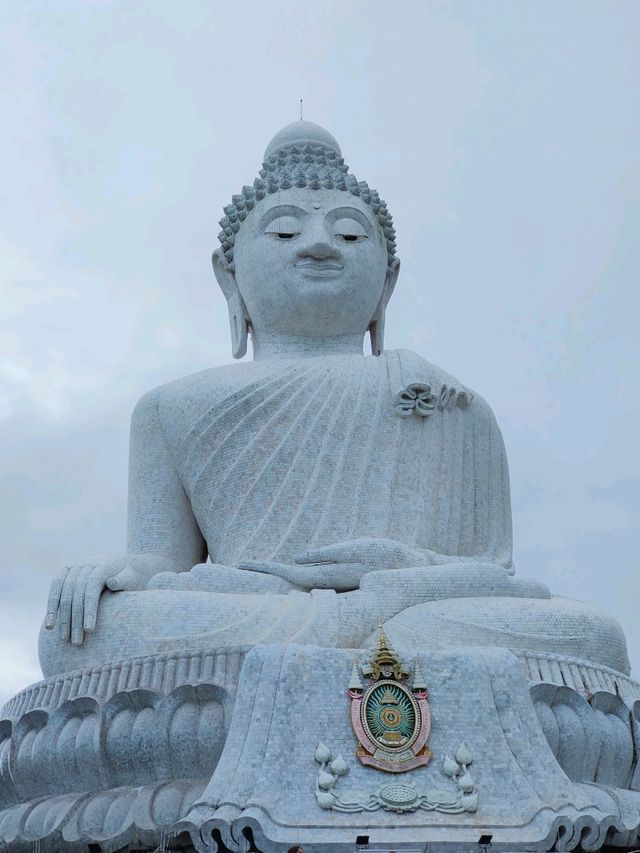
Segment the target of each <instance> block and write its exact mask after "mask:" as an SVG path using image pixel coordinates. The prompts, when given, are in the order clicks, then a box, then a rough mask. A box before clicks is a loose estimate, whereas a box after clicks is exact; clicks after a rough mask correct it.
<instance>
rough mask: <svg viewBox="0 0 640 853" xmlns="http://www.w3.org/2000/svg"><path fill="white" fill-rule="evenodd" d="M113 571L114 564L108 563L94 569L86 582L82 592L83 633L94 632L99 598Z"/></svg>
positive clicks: (114, 568) (114, 569)
mask: <svg viewBox="0 0 640 853" xmlns="http://www.w3.org/2000/svg"><path fill="white" fill-rule="evenodd" d="M115 571H116V566H115V563H109V564H108V565H106V566H100V568H99V569H94V571H93V572H92V573H91V577H90V578H89V580H88V581H87V585H86V586H85V590H84V624H83V628H84V630H85V631H89V632H91V631H93V630H95V627H96V619H97V616H98V603H99V601H100V596H101V595H102V591H103V590H104V588H105V583H106V580H107V578H109V577H111V576H112V575H113V574H114V573H115Z"/></svg>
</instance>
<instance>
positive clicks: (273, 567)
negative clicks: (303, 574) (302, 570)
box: [237, 560, 299, 584]
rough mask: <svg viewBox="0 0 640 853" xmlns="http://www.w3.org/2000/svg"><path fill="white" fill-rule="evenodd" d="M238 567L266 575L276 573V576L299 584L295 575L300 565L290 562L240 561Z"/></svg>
mask: <svg viewBox="0 0 640 853" xmlns="http://www.w3.org/2000/svg"><path fill="white" fill-rule="evenodd" d="M237 568H238V569H242V570H243V571H245V572H261V573H262V574H265V575H275V576H276V577H279V578H283V579H284V580H286V581H291V583H294V584H297V581H296V580H295V578H294V575H295V570H296V569H297V568H299V567H298V566H292V565H290V564H289V563H276V562H270V561H268V560H266V561H265V560H256V561H254V562H249V563H240V564H239V565H238V566H237Z"/></svg>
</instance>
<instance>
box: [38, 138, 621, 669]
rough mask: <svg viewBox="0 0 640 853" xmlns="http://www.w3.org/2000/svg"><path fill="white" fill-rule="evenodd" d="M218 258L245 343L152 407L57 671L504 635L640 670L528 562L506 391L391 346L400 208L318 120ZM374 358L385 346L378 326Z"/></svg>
mask: <svg viewBox="0 0 640 853" xmlns="http://www.w3.org/2000/svg"><path fill="white" fill-rule="evenodd" d="M221 226H222V231H221V232H220V235H219V239H220V244H221V245H220V247H219V248H218V249H216V251H215V252H214V253H213V269H214V273H215V277H216V279H217V281H218V284H219V286H220V288H221V290H222V293H223V294H224V297H225V299H226V302H227V306H228V311H229V322H230V330H231V341H232V352H233V355H234V357H235V358H241V357H242V356H244V355H245V353H246V351H247V346H248V341H249V336H251V344H252V349H253V360H252V361H242V362H239V363H235V364H230V365H226V366H223V367H217V368H213V369H210V370H205V371H202V372H200V373H197V374H194V375H193V376H189V377H186V378H184V379H180V380H178V381H175V382H171V383H169V384H166V385H163V386H161V387H159V388H155V389H153V390H152V391H150V392H149V393H147V394H146V395H145V396H144V397H143V398H142V399H141V400H140V401H139V402H138V404H137V405H136V407H135V410H134V412H133V416H132V422H131V441H130V462H129V514H128V538H127V548H126V551H125V553H123V554H121V555H119V556H114V557H111V558H108V559H100V560H87V561H86V562H83V563H76V564H69V565H67V566H66V567H64V569H63V570H62V571H61V572H60V573H59V574H58V575H57V576H56V578H55V579H54V581H53V583H52V586H51V591H50V595H49V602H48V608H47V614H46V619H45V625H44V627H43V630H42V632H41V640H40V657H41V663H42V668H43V671H44V673H45V675H46V676H49V675H53V674H56V673H59V672H65V671H69V670H72V669H78V668H80V667H89V666H93V665H95V664H100V663H103V662H106V661H112V660H116V659H121V658H130V657H134V656H138V655H145V654H150V653H154V652H159V651H167V650H182V649H203V648H208V649H210V648H218V647H223V646H230V645H234V646H235V645H251V644H255V643H272V642H279V643H281V642H297V643H314V644H316V645H319V646H327V647H340V648H347V647H348V648H351V647H354V648H357V647H361V646H363V645H366V644H368V643H369V642H370V639H371V635H372V632H373V631H374V629H375V627H376V625H377V624H378V621H379V620H382V621H383V622H384V623H385V630H386V631H387V632H388V634H389V636H390V638H391V639H392V640H395V641H396V642H397V643H398V644H399V645H401V646H402V647H403V648H411V647H412V648H415V649H418V650H419V649H424V648H431V649H433V648H443V647H448V646H452V645H461V644H462V645H473V646H505V647H507V648H511V649H515V650H521V649H525V650H531V651H541V652H551V653H559V654H566V655H573V656H575V657H578V658H584V659H588V660H592V661H594V662H596V663H600V664H603V665H606V666H610V667H612V668H614V669H616V670H618V671H622V672H628V661H627V656H626V649H625V641H624V636H623V635H622V631H621V629H620V628H619V626H618V625H617V624H616V623H615V622H614V621H613V620H611V619H610V618H609V617H607V616H605V615H603V614H601V613H599V612H598V611H596V610H594V609H592V608H590V607H587V606H586V605H583V604H580V603H578V602H574V601H571V600H568V599H557V598H553V597H552V596H551V594H550V592H549V590H548V589H547V588H546V587H545V586H544V585H543V584H541V583H538V582H536V581H535V580H526V579H519V578H516V577H515V576H514V567H513V562H512V537H511V505H510V495H509V475H508V466H507V459H506V454H505V449H504V444H503V440H502V436H501V434H500V430H499V428H498V425H497V423H496V420H495V417H494V415H493V412H492V411H491V408H490V407H489V405H488V404H487V403H486V402H485V401H484V400H483V399H482V397H481V396H480V395H479V394H478V393H477V392H475V391H472V390H471V389H469V388H467V387H465V386H464V385H463V384H462V383H461V382H460V381H459V380H458V379H456V378H455V377H453V376H451V375H450V374H448V373H447V372H445V371H444V370H443V369H442V368H440V367H437V366H436V365H434V364H432V363H430V362H429V361H426V360H425V359H424V358H422V357H421V356H419V355H416V354H415V353H412V352H409V351H406V350H385V349H384V327H385V313H386V308H387V304H388V302H389V299H390V298H391V296H392V294H393V291H394V287H395V284H396V279H397V277H398V273H399V269H400V263H399V260H398V257H397V254H396V243H395V232H394V229H393V223H392V219H391V216H390V213H389V211H388V209H387V206H386V204H385V203H384V201H382V199H381V198H380V196H379V195H378V193H377V192H376V191H375V190H372V189H370V188H369V187H368V186H367V184H366V183H364V182H361V181H357V180H356V178H355V177H353V176H352V175H351V174H350V173H349V171H348V169H347V167H346V165H345V164H344V161H343V159H342V155H341V152H340V148H339V146H338V144H337V142H336V141H335V140H334V139H333V137H331V136H330V134H328V133H327V132H326V131H324V130H322V129H321V128H317V126H315V125H312V124H310V123H309V122H296V123H295V125H292V126H290V127H289V128H285V129H284V130H283V131H281V132H280V133H279V134H277V136H276V137H275V138H274V140H273V141H272V143H270V145H269V147H268V148H267V151H266V153H265V158H264V164H263V168H262V170H261V172H260V176H259V177H258V178H257V179H256V180H255V181H254V183H253V185H252V186H250V187H249V186H247V187H244V189H243V190H242V192H241V193H240V194H238V195H237V196H234V197H233V201H232V203H231V204H230V205H229V206H227V207H226V208H225V215H224V217H223V219H222V220H221ZM367 335H368V336H369V338H370V341H371V355H364V353H363V346H364V340H365V337H366V336H367Z"/></svg>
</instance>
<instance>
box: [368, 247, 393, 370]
mask: <svg viewBox="0 0 640 853" xmlns="http://www.w3.org/2000/svg"><path fill="white" fill-rule="evenodd" d="M399 272H400V259H399V258H394V259H393V260H392V261H391V263H390V264H389V266H388V267H387V275H386V278H385V280H384V288H383V289H382V296H381V297H380V302H378V307H377V308H376V313H375V314H374V315H373V319H372V320H371V322H370V323H369V337H370V339H371V352H372V353H373V355H380V354H381V353H382V352H383V350H384V319H385V313H386V310H387V304H388V302H389V300H390V299H391V294H392V293H393V290H394V288H395V286H396V281H397V280H398V274H399Z"/></svg>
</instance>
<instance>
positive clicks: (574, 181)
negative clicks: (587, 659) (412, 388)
mask: <svg viewBox="0 0 640 853" xmlns="http://www.w3.org/2000/svg"><path fill="white" fill-rule="evenodd" d="M0 16H1V20H0V32H1V36H0V40H1V41H0V81H1V84H0V85H1V92H0V115H2V117H3V126H4V131H3V133H2V135H1V137H0V162H1V163H2V167H3V176H2V180H1V181H0V196H1V198H0V219H1V232H0V241H1V246H0V277H1V281H2V297H1V309H2V315H1V319H0V323H1V342H0V346H1V352H0V417H1V419H2V436H1V443H0V454H1V459H0V464H1V468H2V495H1V501H2V512H1V513H0V523H1V525H2V530H1V532H0V542H1V543H2V557H1V563H0V565H1V570H0V571H1V573H2V574H1V582H2V589H1V591H2V595H1V600H0V649H1V650H2V655H1V657H2V663H1V664H0V701H1V700H2V699H5V698H7V697H8V696H9V695H11V694H13V693H14V692H16V691H18V690H19V689H21V688H22V687H24V686H25V685H26V684H27V683H29V682H31V681H34V680H36V679H37V678H38V677H39V668H38V663H37V653H36V639H37V632H38V627H39V623H40V620H41V618H42V615H43V611H44V603H45V599H46V593H47V589H48V586H49V582H50V579H51V577H52V576H53V574H54V572H55V571H56V570H57V569H59V568H60V567H61V566H63V565H64V564H65V562H66V561H68V560H72V559H78V558H81V559H84V558H87V557H92V556H95V555H109V554H112V555H117V554H119V553H122V551H123V548H124V527H125V502H126V473H127V440H128V436H127V432H128V419H129V415H130V412H131V409H132V407H133V405H134V403H135V401H136V399H137V398H138V397H139V396H140V395H141V394H142V393H143V392H144V391H146V390H148V389H149V388H151V387H153V386H154V385H158V384H160V383H162V382H166V381H168V380H171V379H174V378H177V377H180V376H183V375H185V374H188V373H192V372H194V371H197V370H200V369H202V368H206V367H209V366H213V365H218V364H222V363H224V362H226V361H229V360H230V345H229V335H228V330H227V317H226V307H225V303H224V301H223V298H222V296H221V294H220V293H219V292H218V290H217V285H216V283H215V280H214V278H213V275H212V273H211V268H210V262H209V256H210V253H211V250H212V249H213V248H215V246H216V234H217V232H218V230H219V228H218V225H217V221H218V219H219V217H220V216H221V208H222V206H223V205H224V204H227V203H228V202H229V200H230V197H231V195H232V193H234V192H237V191H238V190H239V189H240V187H241V186H242V185H243V184H245V183H250V182H251V181H252V180H253V178H254V177H255V176H256V174H257V170H258V168H259V166H260V161H261V159H262V153H263V151H264V148H265V146H266V144H267V142H268V141H269V139H270V138H271V136H272V135H273V134H274V133H275V132H276V131H277V130H278V129H279V128H280V127H281V126H282V125H284V124H286V123H288V122H290V121H293V120H295V119H296V117H297V112H298V100H299V98H303V99H304V110H305V118H307V119H309V120H311V121H316V122H318V123H320V124H322V125H324V126H325V127H326V128H327V129H328V130H330V131H331V132H332V133H333V134H334V135H335V136H336V137H337V139H338V141H339V142H340V144H341V146H342V150H343V153H344V155H345V157H346V160H347V162H348V163H349V165H350V166H351V168H352V171H353V172H354V173H355V174H356V175H357V176H358V178H359V179H361V180H367V181H368V182H369V184H370V185H371V186H372V187H376V188H377V189H378V190H379V191H380V192H381V194H382V195H383V197H384V198H386V199H387V201H388V203H389V207H390V209H391V212H392V213H393V215H394V218H395V221H396V228H397V232H398V251H399V254H400V256H401V258H402V265H403V266H402V272H401V274H400V279H399V282H398V287H397V289H396V293H395V295H394V297H393V299H392V301H391V304H390V307H389V312H388V324H387V341H386V343H387V346H388V347H398V346H402V347H406V348H409V349H414V350H416V351H417V352H419V353H421V354H423V355H424V356H426V357H427V358H429V359H430V360H432V361H434V362H436V363H438V364H441V365H443V366H444V367H445V368H446V369H447V370H449V371H450V372H452V373H454V374H457V375H458V376H459V378H460V379H461V380H462V381H463V382H464V383H466V384H468V385H470V386H471V387H474V388H477V389H478V390H479V391H480V392H481V393H482V394H483V396H485V397H486V398H487V399H488V400H489V402H490V403H491V404H492V406H493V407H494V410H495V412H496V415H497V418H498V421H499V423H500V424H501V426H502V430H503V433H504V437H505V441H506V446H507V452H508V455H509V460H510V467H511V482H512V498H513V510H514V535H515V559H516V565H517V571H518V572H519V574H520V575H523V576H527V575H528V576H536V577H538V578H540V579H542V580H544V581H545V582H546V583H548V584H549V585H550V586H551V587H552V588H553V590H554V591H555V592H556V593H557V594H560V595H568V596H573V597H578V598H581V599H583V600H586V601H588V602H591V603H592V604H596V605H599V606H601V607H603V608H605V609H606V610H608V611H610V612H611V613H612V614H614V615H615V616H616V617H617V618H618V619H619V620H620V622H621V623H622V625H623V627H624V628H625V630H626V632H627V637H628V641H629V652H630V657H631V661H632V665H634V666H635V668H636V675H638V674H639V669H638V668H640V621H639V620H638V615H637V614H638V602H639V601H640V596H639V593H640V581H639V577H640V565H639V560H638V544H639V543H640V535H639V534H640V530H639V523H638V510H639V504H640V500H639V496H640V457H639V453H638V436H639V435H640V423H639V420H640V417H639V413H640V407H639V404H638V384H639V383H638V380H639V378H640V377H639V364H640V353H639V344H638V314H639V309H640V297H639V295H638V290H639V279H640V248H639V246H640V215H639V210H640V143H639V140H640V121H639V103H640V102H639V98H638V80H639V79H640V3H637V2H634V0H630V2H605V0H602V2H597V3H595V2H589V0H575V2H569V0H546V2H545V0H520V2H508V3H507V2H499V0H493V2H482V0H469V2H458V3H450V2H431V3H429V2H425V0H399V2H396V3H395V4H389V3H388V2H387V0H340V2H331V0H288V2H286V0H272V2H269V3H265V2H263V1H262V0H260V2H257V0H253V2H248V0H243V2H241V3H229V2H225V3H222V2H212V1H210V2H204V1H203V0H182V2H164V1H163V0H153V2H144V0H135V2H134V0H126V2H116V1H115V0H112V2H87V1H86V0H85V2H81V0H74V2H64V0H55V2H54V0H50V2H45V3H42V2H24V0H16V2H12V0H3V2H2V4H1V6H0Z"/></svg>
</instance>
